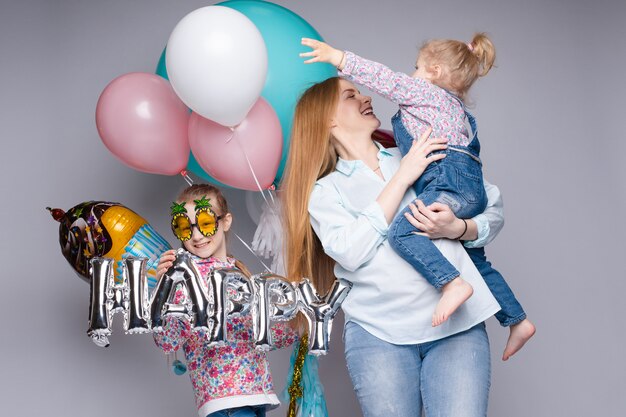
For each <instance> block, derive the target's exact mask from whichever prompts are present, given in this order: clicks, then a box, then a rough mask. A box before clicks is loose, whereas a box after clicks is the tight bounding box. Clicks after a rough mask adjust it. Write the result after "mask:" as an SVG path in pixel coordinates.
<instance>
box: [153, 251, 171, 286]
mask: <svg viewBox="0 0 626 417" xmlns="http://www.w3.org/2000/svg"><path fill="white" fill-rule="evenodd" d="M175 253H176V251H175V250H174V249H171V250H168V251H166V252H163V254H162V255H161V257H160V258H159V264H158V265H157V274H156V279H157V281H158V280H159V278H161V277H162V276H163V274H164V273H165V272H166V271H167V270H168V269H170V267H171V266H172V265H174V260H176V255H175Z"/></svg>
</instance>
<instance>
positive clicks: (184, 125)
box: [96, 0, 335, 191]
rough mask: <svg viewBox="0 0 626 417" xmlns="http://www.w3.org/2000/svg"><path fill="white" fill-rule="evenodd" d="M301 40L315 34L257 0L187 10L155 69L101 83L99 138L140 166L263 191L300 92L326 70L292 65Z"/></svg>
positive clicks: (282, 153) (276, 175)
mask: <svg viewBox="0 0 626 417" xmlns="http://www.w3.org/2000/svg"><path fill="white" fill-rule="evenodd" d="M303 37H308V38H315V39H320V40H321V37H320V35H319V33H317V31H315V29H313V27H311V26H310V25H309V24H308V23H307V22H306V21H304V20H303V19H302V18H301V17H300V16H298V15H296V14H294V13H293V12H291V11H290V10H288V9H286V8H284V7H281V6H278V5H276V4H273V3H269V2H266V1H258V0H237V1H226V2H223V3H219V4H218V5H215V6H208V7H203V8H200V9H197V10H195V11H193V12H191V13H189V14H188V15H187V16H185V17H184V18H183V19H182V20H181V21H180V22H179V23H178V24H177V25H176V26H175V28H174V30H173V31H172V33H171V35H170V38H169V41H168V43H167V46H166V49H165V50H164V51H163V54H162V56H161V59H160V61H159V65H158V67H157V71H156V72H157V74H158V75H154V74H148V73H130V74H125V75H122V76H120V77H118V78H116V79H115V80H113V81H112V82H111V83H110V84H109V85H108V86H107V87H106V88H105V89H104V91H103V92H102V94H101V96H100V99H99V100H98V105H97V108H96V125H97V127H98V132H99V134H100V137H101V138H102V141H103V142H104V144H105V145H106V146H107V148H108V149H109V150H110V151H111V152H112V153H113V154H114V155H116V156H117V157H118V158H119V159H121V160H122V161H123V162H125V163H126V164H128V165H129V166H131V167H132V168H135V169H137V170H140V171H143V172H148V173H156V174H165V175H174V174H177V173H179V172H181V171H183V170H184V169H185V168H186V167H187V168H188V169H190V170H191V171H192V172H194V173H195V174H197V175H199V176H200V177H202V178H204V179H205V180H208V181H211V182H213V183H217V184H218V185H223V184H226V185H229V186H232V187H236V188H241V189H246V190H254V191H261V190H265V189H267V188H270V187H271V186H272V184H273V183H274V182H277V181H278V180H279V179H280V177H281V175H282V170H283V168H284V164H285V160H286V156H287V152H288V145H289V134H290V131H291V121H292V118H293V112H294V109H295V104H296V102H297V100H298V98H299V96H300V94H301V93H302V92H303V91H304V90H305V89H306V88H307V87H308V86H310V85H311V84H313V83H316V82H319V81H322V80H324V79H326V78H328V77H330V76H333V75H334V74H335V69H334V68H332V66H330V65H327V64H320V65H302V61H301V59H300V58H299V56H298V53H299V52H300V49H301V46H300V39H301V38H303ZM168 80H169V82H168ZM170 83H171V85H170ZM189 109H191V111H192V112H191V114H190V112H189ZM190 150H191V155H190Z"/></svg>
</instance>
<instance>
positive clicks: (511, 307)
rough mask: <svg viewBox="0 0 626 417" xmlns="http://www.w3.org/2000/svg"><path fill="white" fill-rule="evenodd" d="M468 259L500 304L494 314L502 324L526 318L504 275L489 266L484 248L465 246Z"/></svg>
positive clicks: (513, 322)
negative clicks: (498, 309) (499, 308)
mask: <svg viewBox="0 0 626 417" xmlns="http://www.w3.org/2000/svg"><path fill="white" fill-rule="evenodd" d="M465 251H466V252H467V254H468V255H469V256H470V259H471V260H472V262H473V263H474V265H476V268H477V269H478V272H480V275H482V277H483V279H484V280H485V283H486V284H487V287H489V290H491V293H492V294H493V296H494V298H495V299H496V300H497V301H498V303H499V304H500V307H501V310H500V311H498V312H497V313H496V314H495V317H496V319H498V321H499V322H500V324H501V325H502V326H511V325H513V324H517V323H519V322H520V321H522V320H524V319H525V318H526V313H525V312H524V309H523V308H522V306H521V305H520V303H519V302H518V301H517V299H516V298H515V295H513V291H512V290H511V288H510V287H509V285H508V284H507V283H506V281H505V280H504V277H503V276H502V275H501V274H500V272H498V271H497V270H496V269H494V268H493V267H492V266H491V262H489V261H488V260H487V257H486V256H485V248H465Z"/></svg>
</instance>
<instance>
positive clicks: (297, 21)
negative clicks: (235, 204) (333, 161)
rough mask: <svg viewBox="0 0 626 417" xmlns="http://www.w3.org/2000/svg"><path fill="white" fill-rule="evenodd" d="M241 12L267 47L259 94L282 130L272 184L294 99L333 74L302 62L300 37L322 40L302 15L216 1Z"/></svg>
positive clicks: (254, 0)
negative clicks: (271, 110) (265, 75)
mask: <svg viewBox="0 0 626 417" xmlns="http://www.w3.org/2000/svg"><path fill="white" fill-rule="evenodd" d="M217 6H226V7H230V8H231V9H235V10H237V11H238V12H240V13H243V14H244V15H245V16H246V17H247V18H248V19H250V20H251V21H252V22H253V23H254V24H255V25H256V27H257V28H258V29H259V31H260V32H261V35H262V36H263V40H264V41H265V46H266V47H267V81H266V82H265V87H264V88H263V91H262V93H261V96H262V97H263V98H264V99H265V100H267V102H269V103H270V105H271V106H272V108H273V109H274V111H275V112H276V115H277V116H278V120H279V121H280V126H281V128H282V130H283V154H282V157H281V160H280V166H279V168H278V173H277V174H276V179H275V180H274V183H275V184H276V185H277V184H278V183H279V181H280V179H281V178H282V175H283V171H284V168H285V162H286V160H287V155H289V138H290V136H291V124H292V120H293V114H294V111H295V108H296V103H297V102H298V99H299V98H300V96H301V95H302V93H304V91H305V90H306V89H307V88H309V87H310V86H312V85H313V84H315V83H318V82H320V81H324V80H325V79H327V78H330V77H333V76H335V75H337V70H336V69H335V68H334V67H333V66H332V65H329V64H320V63H316V64H309V65H307V64H304V63H303V62H304V59H302V58H300V56H299V54H300V52H304V51H306V50H308V49H309V48H307V47H305V46H302V45H301V44H300V40H301V39H302V38H312V39H318V40H323V39H322V37H321V36H320V34H319V33H318V32H317V31H316V30H315V29H314V28H313V27H312V26H311V25H309V24H308V23H307V22H306V21H305V20H304V19H303V18H301V17H300V16H298V15H297V14H295V13H294V12H292V11H291V10H289V9H286V8H284V7H282V6H279V5H277V4H274V3H269V2H266V1H261V0H230V1H225V2H222V3H218V4H217Z"/></svg>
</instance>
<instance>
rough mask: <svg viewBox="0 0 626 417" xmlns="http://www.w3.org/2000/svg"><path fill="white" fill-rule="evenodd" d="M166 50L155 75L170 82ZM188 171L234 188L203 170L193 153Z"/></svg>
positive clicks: (188, 163)
mask: <svg viewBox="0 0 626 417" xmlns="http://www.w3.org/2000/svg"><path fill="white" fill-rule="evenodd" d="M166 50H167V48H165V49H163V52H162V53H161V57H160V58H159V63H158V64H157V67H156V71H155V74H156V75H158V76H161V77H163V78H165V79H166V80H168V81H169V80H170V79H169V77H168V76H167V68H166V67H165V51H166ZM189 111H191V110H189ZM187 169H188V170H189V171H191V172H193V173H194V174H196V175H197V176H198V177H200V178H202V179H203V180H205V181H207V182H209V183H211V184H213V185H217V186H218V187H224V188H232V187H230V186H229V185H226V184H222V183H221V182H219V181H218V180H216V179H215V178H213V177H211V176H210V175H209V174H207V173H206V172H205V171H204V169H202V167H201V166H200V164H199V163H198V161H196V158H195V157H194V156H193V153H191V152H189V162H187Z"/></svg>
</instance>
